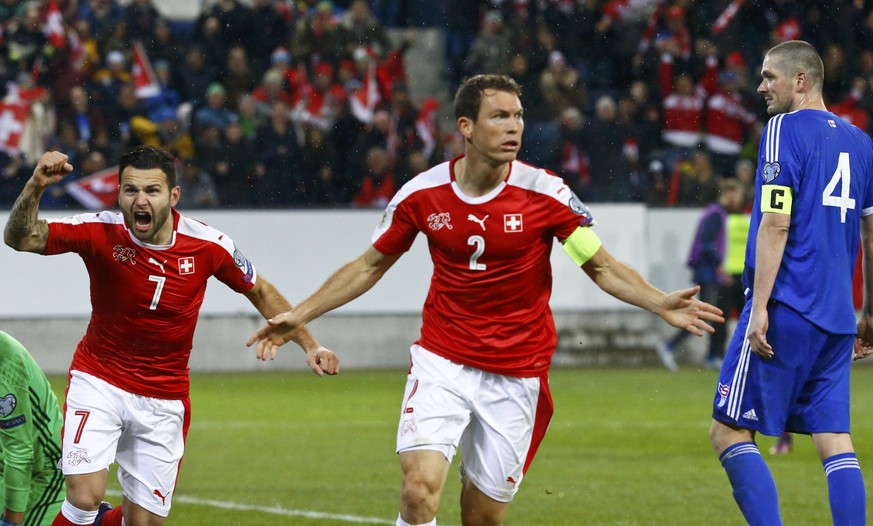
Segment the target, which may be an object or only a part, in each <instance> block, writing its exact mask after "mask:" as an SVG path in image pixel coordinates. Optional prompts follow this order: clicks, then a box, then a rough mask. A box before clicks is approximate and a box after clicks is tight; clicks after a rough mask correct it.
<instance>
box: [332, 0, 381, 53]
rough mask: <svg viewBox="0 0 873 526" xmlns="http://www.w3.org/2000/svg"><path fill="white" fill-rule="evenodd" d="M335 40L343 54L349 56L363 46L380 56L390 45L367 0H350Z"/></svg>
mask: <svg viewBox="0 0 873 526" xmlns="http://www.w3.org/2000/svg"><path fill="white" fill-rule="evenodd" d="M337 40H338V41H339V46H340V48H341V49H342V50H343V53H344V55H345V56H351V55H352V53H354V51H355V49H357V48H360V47H364V48H368V49H371V50H372V51H373V52H374V53H375V54H376V56H377V57H379V58H381V57H382V56H384V55H385V54H387V53H388V52H389V51H390V50H391V47H392V46H391V41H390V40H388V35H387V33H386V32H385V28H383V27H382V23H381V22H379V21H378V20H377V19H376V17H374V16H373V13H372V11H370V5H369V3H368V2H367V0H352V3H351V5H350V6H349V8H348V10H346V12H345V15H343V19H342V22H340V25H339V32H338V34H337Z"/></svg>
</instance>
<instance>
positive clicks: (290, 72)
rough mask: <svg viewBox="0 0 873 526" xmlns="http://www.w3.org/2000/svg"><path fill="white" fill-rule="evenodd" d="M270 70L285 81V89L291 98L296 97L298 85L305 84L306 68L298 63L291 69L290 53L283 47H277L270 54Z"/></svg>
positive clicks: (301, 63)
mask: <svg viewBox="0 0 873 526" xmlns="http://www.w3.org/2000/svg"><path fill="white" fill-rule="evenodd" d="M270 69H271V70H275V71H278V72H279V74H281V75H282V78H283V79H285V89H287V90H288V93H289V94H290V95H291V96H292V98H293V97H295V96H296V93H297V91H298V90H299V89H300V85H301V84H302V83H304V82H306V76H307V75H306V66H305V63H303V62H300V63H298V64H297V67H292V64H291V53H289V52H288V50H287V49H285V48H284V47H281V46H279V47H277V48H276V49H274V50H273V52H272V53H270Z"/></svg>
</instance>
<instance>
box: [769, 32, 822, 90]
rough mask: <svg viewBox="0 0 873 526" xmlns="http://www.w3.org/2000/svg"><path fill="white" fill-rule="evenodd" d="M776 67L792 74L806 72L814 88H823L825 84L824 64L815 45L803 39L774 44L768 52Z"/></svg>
mask: <svg viewBox="0 0 873 526" xmlns="http://www.w3.org/2000/svg"><path fill="white" fill-rule="evenodd" d="M767 55H769V56H770V57H772V58H771V60H775V62H776V67H778V68H779V69H781V70H782V71H783V72H785V73H787V74H788V75H790V76H794V75H796V74H797V73H799V72H801V71H802V72H804V73H806V75H807V77H809V81H810V83H811V84H812V86H813V87H814V88H816V89H817V90H821V89H822V86H823V84H824V64H822V61H821V56H820V55H819V54H818V51H816V49H815V47H813V46H812V44H810V43H809V42H804V41H803V40H788V41H786V42H782V43H781V44H778V45H776V46H773V47H772V48H771V49H770V51H768V52H767Z"/></svg>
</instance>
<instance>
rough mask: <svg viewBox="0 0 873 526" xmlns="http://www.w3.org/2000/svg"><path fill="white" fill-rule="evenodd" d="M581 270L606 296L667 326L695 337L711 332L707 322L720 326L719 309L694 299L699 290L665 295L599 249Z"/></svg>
mask: <svg viewBox="0 0 873 526" xmlns="http://www.w3.org/2000/svg"><path fill="white" fill-rule="evenodd" d="M582 270H584V271H585V273H586V274H588V276H589V277H590V278H591V279H592V280H593V281H594V283H596V284H597V286H598V287H600V288H601V289H602V290H603V291H604V292H606V293H607V294H609V295H611V296H613V297H615V298H617V299H620V300H621V301H623V302H625V303H629V304H631V305H634V306H637V307H640V308H642V309H645V310H647V311H649V312H653V313H655V314H657V315H658V316H660V317H661V318H663V319H664V321H666V322H667V323H669V324H670V325H672V326H674V327H678V328H680V329H685V330H687V331H688V332H690V333H692V334H695V335H697V336H703V331H706V332H709V333H712V332H714V331H715V329H713V328H712V327H711V326H710V325H709V324H708V323H706V322H707V321H710V322H718V323H724V318H723V317H722V312H721V309H719V308H717V307H714V306H712V305H710V304H709V303H705V302H702V301H700V300H698V299H695V298H694V295H695V294H697V292H698V291H699V290H700V287H692V288H690V289H684V290H677V291H676V292H673V293H671V294H667V293H665V292H663V291H661V290H659V289H657V288H655V287H654V286H653V285H652V284H651V283H649V282H648V281H646V280H645V279H644V278H643V277H642V276H641V275H640V274H639V272H637V271H636V270H634V269H633V268H631V267H630V266H628V265H626V264H624V263H622V262H621V261H618V260H617V259H615V258H614V257H612V255H611V254H610V253H609V252H607V250H606V249H605V248H603V247H602V246H601V247H600V248H599V249H598V250H597V252H595V253H594V255H593V256H592V257H591V258H590V259H589V260H588V261H586V262H585V263H584V264H583V265H582Z"/></svg>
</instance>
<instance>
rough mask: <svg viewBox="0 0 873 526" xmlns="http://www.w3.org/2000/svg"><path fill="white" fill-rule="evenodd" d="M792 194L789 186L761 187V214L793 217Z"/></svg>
mask: <svg viewBox="0 0 873 526" xmlns="http://www.w3.org/2000/svg"><path fill="white" fill-rule="evenodd" d="M791 204H792V192H791V188H790V187H788V186H778V185H775V184H765V185H763V186H761V212H772V213H776V214H785V215H791Z"/></svg>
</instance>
